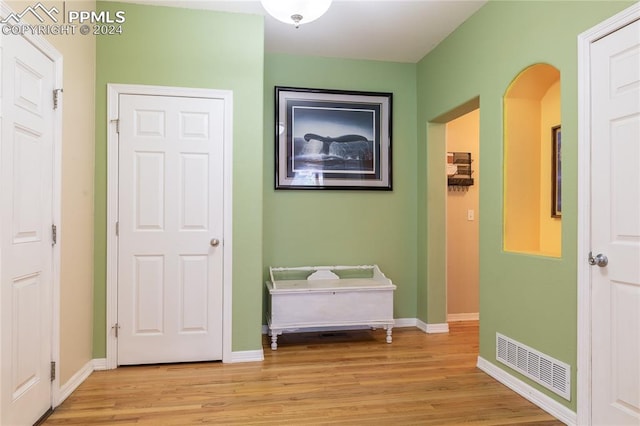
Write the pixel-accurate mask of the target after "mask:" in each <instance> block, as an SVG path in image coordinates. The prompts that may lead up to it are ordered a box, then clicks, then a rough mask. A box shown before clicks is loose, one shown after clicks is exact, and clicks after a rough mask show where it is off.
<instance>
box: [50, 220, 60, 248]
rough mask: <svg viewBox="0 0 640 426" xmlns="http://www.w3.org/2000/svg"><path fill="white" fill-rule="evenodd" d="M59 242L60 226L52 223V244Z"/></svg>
mask: <svg viewBox="0 0 640 426" xmlns="http://www.w3.org/2000/svg"><path fill="white" fill-rule="evenodd" d="M57 243H58V227H57V226H56V225H51V245H52V246H55V245H56V244H57Z"/></svg>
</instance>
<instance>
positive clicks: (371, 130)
mask: <svg viewBox="0 0 640 426" xmlns="http://www.w3.org/2000/svg"><path fill="white" fill-rule="evenodd" d="M392 97H393V95H392V94H391V93H378V92H355V91H345V90H325V89H307V88H294V87H280V86H276V88H275V142H276V143H275V150H276V152H275V189H350V190H353V189H358V190H360V189H364V190H382V191H390V190H391V189H392V187H391V105H392Z"/></svg>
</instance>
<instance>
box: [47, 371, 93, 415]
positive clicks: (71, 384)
mask: <svg viewBox="0 0 640 426" xmlns="http://www.w3.org/2000/svg"><path fill="white" fill-rule="evenodd" d="M94 361H95V360H91V361H89V362H87V363H86V364H85V365H84V366H83V367H82V368H81V369H80V370H78V371H77V372H76V374H74V375H73V376H71V378H70V379H69V380H67V382H66V383H65V384H64V385H62V386H60V389H59V390H58V396H57V398H56V400H55V401H54V404H53V405H54V408H55V407H57V406H58V405H60V404H62V403H63V402H64V400H65V399H67V398H68V397H69V395H71V393H72V392H73V391H74V390H76V389H77V388H78V386H80V385H81V384H82V382H84V381H85V380H87V377H89V376H90V375H91V373H93V370H94Z"/></svg>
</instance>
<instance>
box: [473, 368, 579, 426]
mask: <svg viewBox="0 0 640 426" xmlns="http://www.w3.org/2000/svg"><path fill="white" fill-rule="evenodd" d="M478 368H479V369H480V370H482V371H483V372H485V373H487V374H488V375H489V376H491V377H493V378H494V379H496V380H497V381H499V382H500V383H502V384H503V385H505V386H506V387H508V388H509V389H511V390H512V391H514V392H515V393H517V394H518V395H520V396H522V397H523V398H525V399H527V400H529V401H531V402H532V403H534V404H535V405H537V406H538V407H540V408H541V409H543V410H544V411H546V412H547V413H549V414H551V415H552V416H553V417H555V418H556V419H558V420H560V421H561V422H563V423H565V424H567V425H577V424H578V423H577V417H576V413H575V412H573V411H571V410H570V409H568V408H567V407H565V406H564V405H562V404H560V403H559V402H558V401H556V400H555V399H553V398H551V397H549V396H547V395H545V394H544V393H542V392H540V391H539V390H537V389H536V388H534V387H532V386H530V385H528V384H527V383H525V382H523V381H522V380H520V379H517V378H516V377H515V376H512V375H511V374H509V373H507V372H506V371H504V370H503V369H501V368H499V367H497V366H495V365H494V364H492V363H490V362H489V361H487V360H486V359H484V358H482V357H480V356H479V357H478Z"/></svg>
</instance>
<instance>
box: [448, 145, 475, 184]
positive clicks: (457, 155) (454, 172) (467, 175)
mask: <svg viewBox="0 0 640 426" xmlns="http://www.w3.org/2000/svg"><path fill="white" fill-rule="evenodd" d="M471 161H472V160H471V153H470V152H447V186H448V187H449V190H467V189H468V188H469V187H470V186H472V185H473V177H472V175H473V170H472V169H471Z"/></svg>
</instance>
